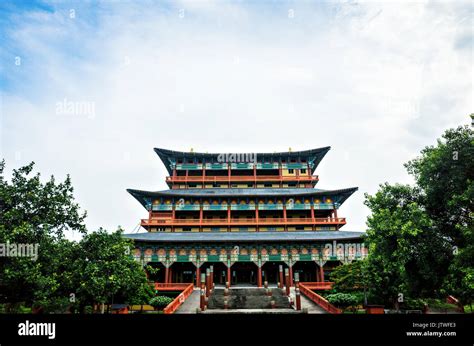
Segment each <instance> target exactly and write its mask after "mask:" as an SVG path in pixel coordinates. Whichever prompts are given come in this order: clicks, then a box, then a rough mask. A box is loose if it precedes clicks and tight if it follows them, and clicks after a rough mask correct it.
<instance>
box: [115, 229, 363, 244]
mask: <svg viewBox="0 0 474 346" xmlns="http://www.w3.org/2000/svg"><path fill="white" fill-rule="evenodd" d="M364 235H365V232H349V231H316V232H314V231H303V232H274V231H272V232H222V233H220V232H219V233H218V232H191V233H187V232H186V233H184V232H173V233H171V232H169V233H168V232H147V233H133V234H131V233H129V234H124V235H123V236H124V237H125V238H129V239H133V240H136V241H147V242H170V243H171V242H178V243H179V242H237V241H239V242H268V241H316V240H317V241H324V240H325V241H328V240H350V239H360V238H362V237H363V236H364Z"/></svg>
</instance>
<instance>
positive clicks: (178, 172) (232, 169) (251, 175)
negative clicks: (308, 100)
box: [124, 147, 367, 287]
mask: <svg viewBox="0 0 474 346" xmlns="http://www.w3.org/2000/svg"><path fill="white" fill-rule="evenodd" d="M329 149H330V147H324V148H318V149H312V150H306V151H288V152H281V153H253V154H252V153H249V154H242V153H239V154H232V153H224V154H222V153H221V154H218V153H215V154H209V153H197V152H193V151H191V152H180V151H172V150H166V149H158V148H155V152H156V153H157V154H158V156H159V157H160V159H161V160H162V161H163V163H164V165H165V166H166V169H167V171H168V173H169V176H168V177H166V183H167V184H168V186H169V189H168V190H164V191H143V190H135V189H128V190H127V191H128V192H129V193H130V194H131V195H132V196H133V197H135V198H136V199H137V200H138V201H139V202H140V204H141V205H142V206H143V207H144V208H145V209H146V210H147V218H145V219H142V220H141V226H142V227H143V228H144V229H145V230H146V232H144V233H134V234H125V235H124V236H125V237H127V238H131V239H134V241H135V247H136V248H135V250H134V253H133V255H134V257H135V259H136V260H137V261H140V262H142V263H143V264H144V265H146V264H149V265H151V266H155V267H159V268H160V269H161V270H159V271H158V273H157V274H154V275H151V276H152V277H151V278H150V279H151V280H153V281H156V282H162V283H186V282H194V283H195V284H196V285H199V284H200V277H201V275H200V273H203V272H205V271H206V269H208V268H212V271H213V274H212V275H213V282H214V283H215V284H217V285H219V284H222V285H224V284H225V283H226V282H229V283H230V285H238V284H245V285H256V286H259V287H261V286H262V283H263V282H265V281H267V282H268V283H269V284H274V283H277V282H279V281H280V280H281V274H280V271H281V270H282V268H283V269H288V270H289V273H290V280H293V277H294V275H295V273H298V274H299V279H300V280H301V281H308V282H324V281H327V280H328V278H329V277H330V273H331V271H332V270H333V269H334V268H335V267H336V266H338V265H340V264H341V263H347V262H351V261H354V260H357V259H361V258H363V257H364V256H366V254H367V251H366V248H365V246H364V244H363V242H362V238H361V237H362V235H363V233H361V232H348V231H343V230H340V229H341V228H342V227H343V226H344V225H345V224H346V219H345V218H344V217H341V216H340V215H338V209H339V207H340V206H341V205H342V204H343V203H344V202H345V201H346V199H347V198H348V197H349V196H351V195H352V194H353V193H354V192H355V191H357V188H356V187H352V188H345V189H338V190H322V189H317V188H315V186H316V184H317V183H318V181H319V178H318V176H317V175H314V173H315V170H316V168H317V166H318V165H319V163H320V162H321V160H322V159H323V157H324V156H325V155H326V153H327V152H328V151H329Z"/></svg>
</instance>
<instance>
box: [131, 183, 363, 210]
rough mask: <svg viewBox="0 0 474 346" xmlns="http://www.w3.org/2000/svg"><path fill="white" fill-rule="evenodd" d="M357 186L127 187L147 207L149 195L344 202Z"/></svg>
mask: <svg viewBox="0 0 474 346" xmlns="http://www.w3.org/2000/svg"><path fill="white" fill-rule="evenodd" d="M357 190H358V188H357V187H351V188H347V189H339V190H321V189H311V188H308V189H302V188H294V189H281V188H275V189H251V188H247V189H214V188H212V189H174V190H163V191H143V190H134V189H127V191H128V192H129V193H130V194H131V195H132V196H133V197H135V198H136V199H137V200H138V201H139V202H140V203H141V204H142V205H143V206H144V207H145V208H146V205H147V202H146V198H148V197H176V198H181V197H215V198H218V197H242V196H245V197H278V196H280V197H296V196H333V197H334V200H335V202H337V203H339V204H342V203H344V201H345V200H346V199H347V198H349V197H350V196H351V195H352V194H353V193H354V192H356V191H357Z"/></svg>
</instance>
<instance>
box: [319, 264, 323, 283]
mask: <svg viewBox="0 0 474 346" xmlns="http://www.w3.org/2000/svg"><path fill="white" fill-rule="evenodd" d="M319 279H320V280H321V282H324V269H323V266H320V267H319Z"/></svg>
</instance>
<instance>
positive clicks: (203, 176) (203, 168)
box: [202, 163, 206, 189]
mask: <svg viewBox="0 0 474 346" xmlns="http://www.w3.org/2000/svg"><path fill="white" fill-rule="evenodd" d="M205 184H206V164H205V163H203V164H202V188H203V189H204V188H205Z"/></svg>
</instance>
